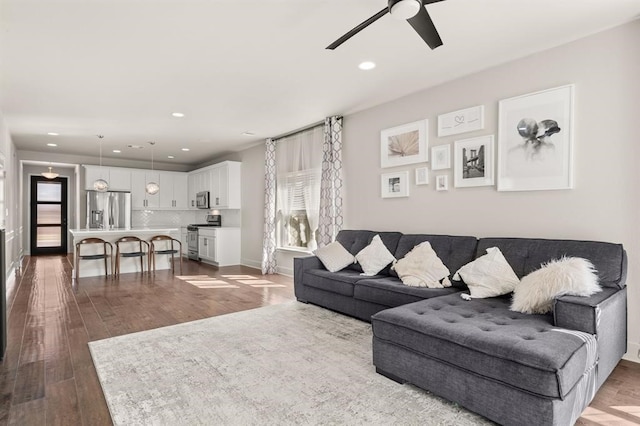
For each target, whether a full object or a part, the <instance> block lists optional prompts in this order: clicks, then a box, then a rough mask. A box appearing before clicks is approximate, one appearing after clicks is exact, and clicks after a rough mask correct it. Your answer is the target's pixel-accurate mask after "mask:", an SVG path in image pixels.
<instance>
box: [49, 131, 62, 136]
mask: <svg viewBox="0 0 640 426" xmlns="http://www.w3.org/2000/svg"><path fill="white" fill-rule="evenodd" d="M47 134H48V135H49V136H58V135H59V134H60V133H55V132H49V133H47Z"/></svg>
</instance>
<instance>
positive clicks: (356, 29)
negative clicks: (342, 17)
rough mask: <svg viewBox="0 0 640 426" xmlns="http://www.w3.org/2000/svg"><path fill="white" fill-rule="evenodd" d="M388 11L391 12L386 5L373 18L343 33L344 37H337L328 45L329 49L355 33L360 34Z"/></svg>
mask: <svg viewBox="0 0 640 426" xmlns="http://www.w3.org/2000/svg"><path fill="white" fill-rule="evenodd" d="M387 13H389V8H388V7H385V8H384V9H382V10H381V11H380V12H378V13H376V14H375V15H373V16H372V17H371V18H369V19H367V20H366V21H364V22H363V23H361V24H360V25H358V26H357V27H355V28H354V29H352V30H351V31H349V32H348V33H346V34H345V35H343V36H342V37H340V38H339V39H337V40H336V41H334V42H333V43H331V44H330V45H329V46H327V49H329V50H333V49H335V48H336V47H338V46H340V45H341V44H342V43H344V42H345V41H347V40H349V39H350V38H351V37H353V36H354V35H356V34H358V33H359V32H360V31H362V30H364V29H365V28H367V27H368V26H369V25H371V24H373V23H374V22H376V21H377V20H378V19H380V18H382V17H383V16H384V15H386V14H387Z"/></svg>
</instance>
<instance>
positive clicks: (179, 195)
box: [158, 172, 187, 210]
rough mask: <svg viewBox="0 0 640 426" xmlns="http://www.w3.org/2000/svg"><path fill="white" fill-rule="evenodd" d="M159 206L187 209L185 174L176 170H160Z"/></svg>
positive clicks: (171, 208)
mask: <svg viewBox="0 0 640 426" xmlns="http://www.w3.org/2000/svg"><path fill="white" fill-rule="evenodd" d="M159 175H160V178H159V179H160V181H159V182H158V183H159V184H160V191H159V192H158V194H159V201H158V203H159V207H160V209H164V210H186V209H187V175H186V174H184V173H177V172H160V173H159Z"/></svg>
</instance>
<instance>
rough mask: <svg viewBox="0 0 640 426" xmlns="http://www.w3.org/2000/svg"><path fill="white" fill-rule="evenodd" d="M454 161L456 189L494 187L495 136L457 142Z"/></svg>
mask: <svg viewBox="0 0 640 426" xmlns="http://www.w3.org/2000/svg"><path fill="white" fill-rule="evenodd" d="M454 161H455V167H454V168H453V169H454V170H453V176H454V180H453V184H454V186H455V187H456V188H464V187H470V186H491V185H493V135H489V136H480V137H478V138H471V139H463V140H460V141H456V143H455V158H454Z"/></svg>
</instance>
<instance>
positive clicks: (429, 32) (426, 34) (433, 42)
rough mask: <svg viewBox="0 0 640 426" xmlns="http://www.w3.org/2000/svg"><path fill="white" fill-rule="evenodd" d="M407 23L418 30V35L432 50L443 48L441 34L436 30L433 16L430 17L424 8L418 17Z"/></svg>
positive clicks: (408, 20)
mask: <svg viewBox="0 0 640 426" xmlns="http://www.w3.org/2000/svg"><path fill="white" fill-rule="evenodd" d="M407 22H408V23H409V25H411V26H412V27H413V29H414V30H416V32H417V33H418V35H419V36H420V37H422V39H423V40H424V41H425V42H426V43H427V44H428V45H429V47H430V48H431V49H435V48H436V47H438V46H442V39H441V38H440V34H438V30H436V26H435V25H433V21H432V20H431V16H429V12H427V9H425V8H424V6H423V7H421V8H420V12H418V14H417V15H416V16H414V17H413V18H409V19H407Z"/></svg>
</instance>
